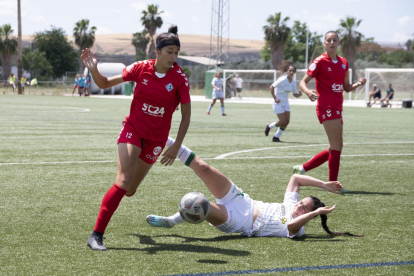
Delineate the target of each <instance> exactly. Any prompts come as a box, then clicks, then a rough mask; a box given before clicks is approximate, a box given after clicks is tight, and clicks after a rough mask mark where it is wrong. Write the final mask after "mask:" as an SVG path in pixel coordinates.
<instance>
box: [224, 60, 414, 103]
mask: <svg viewBox="0 0 414 276" xmlns="http://www.w3.org/2000/svg"><path fill="white" fill-rule="evenodd" d="M307 71H308V69H297V70H296V72H305V74H306V72H307ZM413 71H414V70H413ZM226 73H273V82H275V81H276V80H277V70H231V69H225V70H223V93H224V95H226V81H227V78H226ZM282 75H283V74H282ZM293 78H294V80H295V81H297V82H298V80H297V79H296V74H295V76H294V77H293ZM349 79H350V80H352V69H351V68H349ZM299 81H300V80H299ZM348 94H349V100H352V93H348Z"/></svg>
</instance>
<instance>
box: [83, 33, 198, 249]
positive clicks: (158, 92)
mask: <svg viewBox="0 0 414 276" xmlns="http://www.w3.org/2000/svg"><path fill="white" fill-rule="evenodd" d="M155 51H156V54H157V59H156V60H145V61H138V62H135V63H134V64H131V65H129V66H128V67H126V68H124V69H123V71H122V74H121V75H118V76H114V77H106V76H103V75H101V74H100V73H99V71H98V68H97V65H98V60H97V56H96V54H95V53H94V56H92V55H91V53H90V50H89V49H85V50H84V51H82V56H81V59H82V62H83V63H84V64H85V66H86V67H88V69H89V70H90V72H91V75H92V77H93V80H94V81H95V83H96V84H97V85H98V86H99V87H100V88H102V89H105V88H108V87H112V86H115V85H117V84H120V83H122V82H129V81H135V82H136V84H137V85H136V88H135V91H134V99H133V100H132V103H131V109H130V114H129V116H127V117H126V118H125V121H124V122H123V127H122V129H121V131H120V133H119V137H118V141H117V143H118V171H117V176H116V181H115V183H114V185H113V186H112V187H111V188H110V189H109V190H108V191H107V193H106V194H105V196H104V198H103V200H102V204H101V208H100V210H99V214H98V218H97V221H96V224H95V228H94V231H93V233H92V234H91V236H90V237H89V239H88V246H89V247H91V248H92V249H93V250H106V247H105V245H104V244H103V242H102V239H103V233H104V232H105V229H106V227H107V225H108V223H109V220H110V219H111V217H112V215H113V213H114V212H115V210H116V209H117V208H118V205H119V203H120V201H121V200H122V198H123V197H124V196H125V195H126V196H132V195H133V194H134V193H135V191H136V189H137V188H138V186H139V184H140V183H141V182H142V180H143V179H144V177H145V176H146V174H147V173H148V171H149V170H150V169H151V167H152V165H153V164H154V163H155V161H156V160H157V158H158V157H159V156H160V154H161V152H162V151H163V149H164V146H165V143H166V141H167V139H168V134H169V131H170V128H171V120H172V115H173V113H174V111H175V110H176V108H177V106H178V105H179V104H181V108H180V110H181V116H182V118H181V124H180V127H179V130H178V134H177V139H176V142H175V143H174V145H172V146H171V147H170V148H168V149H167V150H166V151H165V152H164V154H163V157H162V160H161V163H162V164H165V166H167V165H171V164H172V163H173V162H174V160H175V158H176V157H177V154H178V151H179V150H180V147H181V144H182V142H183V140H184V137H185V135H186V133H187V130H188V127H189V125H190V117H191V100H190V87H189V83H188V79H187V76H186V75H185V74H184V73H183V71H182V70H181V68H180V67H179V66H178V65H177V63H175V60H176V59H177V57H178V52H179V51H180V40H179V38H178V35H177V26H171V27H170V28H169V30H168V33H162V34H160V35H159V36H158V37H157V39H156V50H155Z"/></svg>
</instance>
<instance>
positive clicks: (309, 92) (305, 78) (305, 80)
mask: <svg viewBox="0 0 414 276" xmlns="http://www.w3.org/2000/svg"><path fill="white" fill-rule="evenodd" d="M311 79H312V77H311V76H309V75H308V74H305V76H303V79H302V80H301V81H300V83H299V88H300V89H301V90H302V91H303V93H305V94H306V95H307V96H308V97H309V100H311V101H312V102H314V101H316V100H317V99H318V98H319V96H318V94H317V93H316V90H313V89H312V90H310V89H308V86H307V85H308V83H309V82H310V80H311Z"/></svg>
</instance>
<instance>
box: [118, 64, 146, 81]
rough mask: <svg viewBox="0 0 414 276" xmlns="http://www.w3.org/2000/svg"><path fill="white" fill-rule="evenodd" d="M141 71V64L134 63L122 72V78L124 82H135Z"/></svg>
mask: <svg viewBox="0 0 414 276" xmlns="http://www.w3.org/2000/svg"><path fill="white" fill-rule="evenodd" d="M141 70H142V64H141V63H140V62H135V63H133V64H131V65H129V66H127V67H125V68H124V69H123V70H122V78H123V79H124V81H136V80H137V78H138V76H139V73H140V72H141Z"/></svg>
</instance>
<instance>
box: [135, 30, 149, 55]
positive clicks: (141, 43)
mask: <svg viewBox="0 0 414 276" xmlns="http://www.w3.org/2000/svg"><path fill="white" fill-rule="evenodd" d="M149 40H150V39H149V36H148V32H147V30H143V31H142V32H137V33H134V34H132V45H134V47H135V60H145V59H146V58H147V55H146V53H145V51H146V49H147V45H148V42H149Z"/></svg>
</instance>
